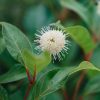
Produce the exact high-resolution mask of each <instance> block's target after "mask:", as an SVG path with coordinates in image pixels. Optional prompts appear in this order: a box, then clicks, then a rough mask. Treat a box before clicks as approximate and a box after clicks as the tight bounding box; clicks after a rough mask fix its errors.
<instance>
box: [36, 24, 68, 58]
mask: <svg viewBox="0 0 100 100" xmlns="http://www.w3.org/2000/svg"><path fill="white" fill-rule="evenodd" d="M36 37H37V39H36V40H35V42H36V43H38V46H37V47H36V48H37V49H40V50H42V51H48V52H50V54H51V55H52V56H53V58H54V60H56V59H57V58H58V59H59V60H62V57H63V56H65V53H67V51H68V44H69V41H68V40H67V37H68V33H66V34H65V32H64V30H63V29H61V28H59V27H58V26H47V27H44V28H42V29H41V30H40V31H39V34H36Z"/></svg>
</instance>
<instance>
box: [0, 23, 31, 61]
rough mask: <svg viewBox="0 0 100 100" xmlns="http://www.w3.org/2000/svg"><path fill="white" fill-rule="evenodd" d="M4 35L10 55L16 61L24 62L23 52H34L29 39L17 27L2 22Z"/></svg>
mask: <svg viewBox="0 0 100 100" xmlns="http://www.w3.org/2000/svg"><path fill="white" fill-rule="evenodd" d="M0 24H1V25H2V35H3V38H4V40H5V43H6V47H7V49H8V51H9V53H10V54H11V55H12V56H13V57H14V58H15V59H16V60H22V50H23V49H28V50H30V51H31V52H32V46H31V43H30V42H29V40H28V38H27V37H26V36H25V35H24V34H23V33H22V32H21V31H20V30H19V29H18V28H16V27H15V26H13V25H11V24H8V23H5V22H0Z"/></svg>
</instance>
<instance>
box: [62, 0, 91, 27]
mask: <svg viewBox="0 0 100 100" xmlns="http://www.w3.org/2000/svg"><path fill="white" fill-rule="evenodd" d="M60 3H61V5H62V6H63V7H66V8H68V9H70V10H73V11H74V12H76V13H77V14H78V15H79V16H80V17H81V18H82V19H83V20H84V21H85V22H86V23H87V24H88V25H89V23H90V12H89V11H88V9H87V8H86V7H85V6H83V5H82V4H81V3H79V2H78V1H75V0H60Z"/></svg>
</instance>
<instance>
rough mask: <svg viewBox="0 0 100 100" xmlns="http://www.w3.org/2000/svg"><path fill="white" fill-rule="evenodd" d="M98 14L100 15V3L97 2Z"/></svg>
mask: <svg viewBox="0 0 100 100" xmlns="http://www.w3.org/2000/svg"><path fill="white" fill-rule="evenodd" d="M97 14H98V15H100V1H98V2H97Z"/></svg>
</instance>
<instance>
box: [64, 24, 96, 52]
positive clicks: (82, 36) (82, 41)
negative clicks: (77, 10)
mask: <svg viewBox="0 0 100 100" xmlns="http://www.w3.org/2000/svg"><path fill="white" fill-rule="evenodd" d="M66 32H68V33H69V34H70V36H71V38H72V39H73V40H74V41H75V42H76V43H77V44H79V45H80V47H81V48H82V49H83V50H84V52H85V53H89V52H90V51H91V50H93V49H94V48H95V43H94V42H93V40H92V37H91V36H90V34H89V32H88V30H87V29H86V28H84V27H82V26H72V27H67V28H66Z"/></svg>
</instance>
